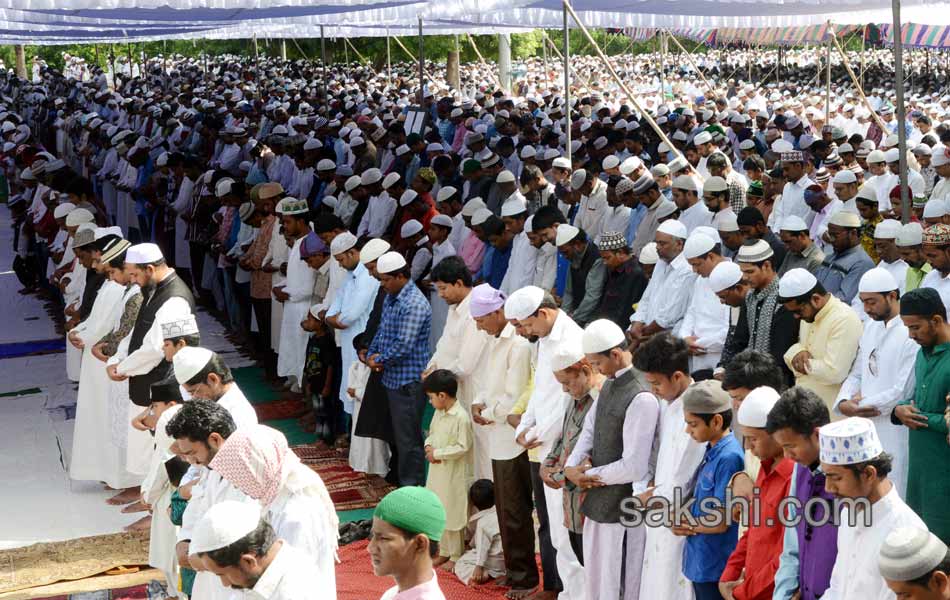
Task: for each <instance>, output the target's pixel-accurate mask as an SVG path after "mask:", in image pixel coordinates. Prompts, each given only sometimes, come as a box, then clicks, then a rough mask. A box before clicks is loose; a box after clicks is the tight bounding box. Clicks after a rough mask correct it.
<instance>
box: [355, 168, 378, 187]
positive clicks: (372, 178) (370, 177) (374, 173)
mask: <svg viewBox="0 0 950 600" xmlns="http://www.w3.org/2000/svg"><path fill="white" fill-rule="evenodd" d="M382 178H383V173H382V171H380V170H379V169H377V168H375V167H374V168H372V169H366V170H365V171H364V172H363V175H362V176H360V181H361V182H362V184H363V185H373V184H374V183H376V182H378V181H379V180H380V179H382Z"/></svg>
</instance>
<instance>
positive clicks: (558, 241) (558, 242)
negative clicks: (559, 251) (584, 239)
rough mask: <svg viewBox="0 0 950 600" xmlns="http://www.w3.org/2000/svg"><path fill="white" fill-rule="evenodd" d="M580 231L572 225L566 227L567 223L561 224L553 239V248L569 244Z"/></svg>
mask: <svg viewBox="0 0 950 600" xmlns="http://www.w3.org/2000/svg"><path fill="white" fill-rule="evenodd" d="M580 231H581V230H580V229H578V228H577V227H574V226H573V225H568V224H567V223H561V224H560V225H558V226H557V234H556V235H555V238H554V245H555V246H558V247H560V246H563V245H564V244H567V243H568V242H571V241H573V240H574V238H576V237H577V236H578V234H579V233H580Z"/></svg>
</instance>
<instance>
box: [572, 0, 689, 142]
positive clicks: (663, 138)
mask: <svg viewBox="0 0 950 600" xmlns="http://www.w3.org/2000/svg"><path fill="white" fill-rule="evenodd" d="M563 2H564V9H565V11H567V12H568V13H570V15H571V18H572V19H574V22H575V23H577V27H578V29H580V30H581V32H582V33H583V34H584V35H585V36H587V39H588V40H591V39H592V38H591V35H590V32H589V31H588V30H587V27H586V26H585V25H584V23H583V22H581V19H580V17H578V16H577V13H576V12H574V8H573V7H571V4H570V2H569V0H563ZM564 30H565V31H567V27H565V28H564ZM672 37H673V36H670V38H672ZM594 50H595V51H596V52H597V54H598V56H600V60H602V61H603V62H604V65H605V66H606V67H607V70H608V71H610V76H611V77H613V80H614V82H616V84H617V85H619V86H620V89H622V90H623V92H624V93H625V94H626V95H627V99H628V100H630V103H631V104H633V106H634V108H636V109H637V111H638V112H639V113H640V114H641V115H643V118H644V120H646V122H647V124H648V125H649V126H650V127H651V128H652V129H653V131H655V132H656V134H657V136H659V138H660V141H661V142H665V143H666V145H667V146H669V147H670V148H671V149H672V151H673V153H674V154H676V157H674V158H677V157H680V156H682V153H681V152H680V151H678V150H677V149H676V146H674V145H673V142H672V141H670V138H669V137H667V135H666V133H665V132H664V131H663V130H662V129H660V126H659V125H657V124H656V121H654V120H653V117H651V116H650V113H648V112H647V111H645V110H644V109H643V107H642V106H640V103H639V102H638V101H637V97H636V95H634V93H633V92H632V91H631V90H630V88H629V87H628V86H627V83H626V82H625V81H624V80H623V79H622V78H621V77H620V75H619V74H618V73H617V70H616V69H614V66H613V65H612V64H610V61H609V60H607V57H606V56H604V53H603V52H601V51H600V48H598V47H597V46H596V44H595V45H594Z"/></svg>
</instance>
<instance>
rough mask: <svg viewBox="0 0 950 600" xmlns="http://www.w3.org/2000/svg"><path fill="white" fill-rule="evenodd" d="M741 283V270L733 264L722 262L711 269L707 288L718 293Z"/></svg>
mask: <svg viewBox="0 0 950 600" xmlns="http://www.w3.org/2000/svg"><path fill="white" fill-rule="evenodd" d="M740 281H742V269H740V268H739V265H737V264H736V263H734V262H729V261H723V262H721V263H719V264H718V265H716V266H715V267H713V270H712V273H710V274H709V287H710V288H712V291H713V292H716V293H719V292H721V291H723V290H727V289H729V288H731V287H732V286H734V285H736V284H737V283H739V282H740Z"/></svg>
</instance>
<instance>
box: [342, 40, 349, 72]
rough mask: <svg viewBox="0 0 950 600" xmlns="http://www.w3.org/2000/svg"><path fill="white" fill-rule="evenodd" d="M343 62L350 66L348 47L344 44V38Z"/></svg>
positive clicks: (344, 41) (344, 42)
mask: <svg viewBox="0 0 950 600" xmlns="http://www.w3.org/2000/svg"><path fill="white" fill-rule="evenodd" d="M343 62H345V63H346V66H347V68H349V66H350V48H349V46H347V45H346V38H343Z"/></svg>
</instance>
